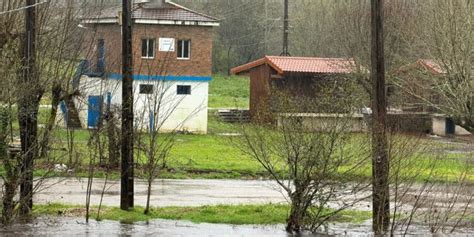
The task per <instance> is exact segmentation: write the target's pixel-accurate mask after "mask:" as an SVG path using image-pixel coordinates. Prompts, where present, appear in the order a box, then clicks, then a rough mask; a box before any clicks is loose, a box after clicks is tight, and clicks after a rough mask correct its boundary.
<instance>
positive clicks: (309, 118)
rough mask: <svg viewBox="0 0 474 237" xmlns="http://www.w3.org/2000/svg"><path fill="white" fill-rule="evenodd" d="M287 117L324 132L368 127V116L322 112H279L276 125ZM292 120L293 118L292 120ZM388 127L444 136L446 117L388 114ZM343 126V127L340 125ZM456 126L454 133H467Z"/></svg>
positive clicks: (355, 130) (418, 114) (279, 124)
mask: <svg viewBox="0 0 474 237" xmlns="http://www.w3.org/2000/svg"><path fill="white" fill-rule="evenodd" d="M289 117H297V118H299V120H300V121H299V122H300V123H301V126H303V127H304V128H306V129H308V130H309V131H317V132H325V131H330V130H334V128H338V129H344V130H345V131H347V132H367V131H369V129H370V127H369V125H370V117H366V116H363V115H362V114H354V115H347V114H324V113H297V114H280V115H279V117H278V126H282V125H283V124H284V123H285V122H287V121H290V120H288V118H289ZM293 121H294V120H293ZM387 122H388V126H389V129H392V130H396V131H398V132H406V133H432V134H435V135H438V136H446V117H445V116H443V115H436V114H434V115H433V114H428V113H414V114H406V113H405V114H389V115H388V121H387ZM341 126H344V127H341ZM458 127H459V126H457V127H456V135H469V133H468V132H464V131H462V130H461V129H460V128H458Z"/></svg>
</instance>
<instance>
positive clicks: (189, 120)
mask: <svg viewBox="0 0 474 237" xmlns="http://www.w3.org/2000/svg"><path fill="white" fill-rule="evenodd" d="M141 84H147V85H153V86H154V92H153V94H140V93H139V86H140V85H141ZM178 85H189V86H191V94H190V95H177V86H178ZM208 90H209V83H208V82H193V81H164V80H149V81H142V80H135V81H134V111H135V121H134V124H135V126H136V127H137V128H140V129H141V130H148V129H149V128H150V118H151V117H150V116H152V119H151V121H153V126H154V127H155V129H157V130H158V129H159V131H160V132H175V131H186V132H192V133H207V119H208V118H207V106H208V92H209V91H208ZM80 91H81V97H78V98H76V100H75V102H76V106H77V107H78V111H79V114H80V118H81V122H82V125H83V127H87V118H88V104H87V98H88V96H99V95H102V96H103V97H104V103H106V100H107V93H110V94H111V95H112V107H115V108H116V109H119V108H120V105H121V102H122V86H121V81H119V80H110V79H101V78H91V77H87V76H83V77H82V78H81V85H80Z"/></svg>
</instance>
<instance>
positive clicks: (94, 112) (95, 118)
mask: <svg viewBox="0 0 474 237" xmlns="http://www.w3.org/2000/svg"><path fill="white" fill-rule="evenodd" d="M88 105H89V108H88V113H87V127H88V128H97V126H98V125H99V120H100V115H101V111H102V96H93V95H91V96H89V99H88Z"/></svg>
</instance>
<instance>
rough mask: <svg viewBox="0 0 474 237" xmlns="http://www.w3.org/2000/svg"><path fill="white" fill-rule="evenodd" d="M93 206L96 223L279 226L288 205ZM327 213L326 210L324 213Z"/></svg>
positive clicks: (342, 216)
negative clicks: (156, 221) (146, 209)
mask: <svg viewBox="0 0 474 237" xmlns="http://www.w3.org/2000/svg"><path fill="white" fill-rule="evenodd" d="M97 210H98V209H97V207H93V208H92V210H91V215H92V216H91V217H92V218H93V219H98V220H113V221H120V222H122V223H134V222H142V221H150V220H154V219H167V220H187V221H192V222H194V223H221V224H235V225H243V224H258V225H268V224H283V223H285V221H286V218H287V217H288V211H289V206H288V205H277V204H266V205H219V206H202V207H162V208H152V209H151V211H150V213H149V214H148V215H145V214H143V211H144V209H143V207H136V208H135V209H133V210H132V211H129V212H127V211H122V210H120V208H116V207H102V208H101V213H100V215H99V216H98V215H97ZM328 211H329V210H328ZM33 213H34V215H37V216H41V215H53V216H72V217H84V216H85V208H84V207H80V206H70V205H62V204H48V205H35V206H34V208H33ZM370 218H371V213H370V212H365V211H353V210H345V211H342V212H340V213H339V214H338V215H336V216H334V218H333V219H332V220H331V221H332V222H351V223H360V222H363V221H365V220H367V219H370Z"/></svg>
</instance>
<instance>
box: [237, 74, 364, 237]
mask: <svg viewBox="0 0 474 237" xmlns="http://www.w3.org/2000/svg"><path fill="white" fill-rule="evenodd" d="M324 88H325V89H323V90H321V91H320V92H321V93H318V96H317V98H316V97H313V98H312V97H306V96H295V94H294V93H288V92H284V91H282V92H275V94H273V95H272V97H273V102H272V110H271V111H270V112H268V113H270V115H268V114H258V115H257V116H264V117H265V118H268V117H273V118H275V119H276V118H278V126H276V127H275V126H274V125H269V124H266V125H265V124H263V125H256V124H250V125H242V127H241V129H240V133H241V134H242V137H237V138H233V142H234V143H235V144H236V145H237V146H238V147H239V148H240V149H241V150H242V151H244V152H245V153H247V154H249V155H250V156H251V157H252V158H253V159H255V160H256V161H258V162H259V163H260V164H261V165H262V167H263V168H264V169H265V170H266V171H267V172H268V174H269V175H270V177H271V178H272V179H273V180H275V181H276V182H277V183H278V185H279V186H280V187H281V188H282V189H283V190H284V193H285V194H286V195H287V196H288V197H289V202H290V213H289V217H288V219H287V226H286V230H287V231H288V232H290V233H291V232H296V233H298V232H300V231H302V230H310V231H313V232H315V231H318V230H320V227H321V226H322V225H323V224H325V223H327V222H328V221H330V220H331V218H332V217H334V216H335V215H337V214H338V213H339V212H340V211H341V210H344V209H346V208H348V207H350V206H352V205H353V204H354V201H344V200H346V199H344V193H346V194H347V193H351V194H354V195H357V193H358V192H359V191H360V190H362V189H363V188H365V187H367V185H365V184H360V185H358V184H355V183H351V182H350V181H351V179H352V178H353V177H354V174H355V173H356V172H357V171H358V170H359V169H360V168H362V164H363V163H364V161H367V159H368V154H369V151H368V147H364V146H360V148H359V149H357V150H352V149H349V147H348V146H349V144H350V142H353V140H352V139H353V138H352V135H351V133H350V132H348V131H350V129H351V126H353V125H354V124H353V123H352V120H351V119H352V116H351V114H350V113H348V114H339V115H338V116H334V117H333V118H331V119H318V118H317V116H316V117H315V118H312V117H311V116H309V117H306V116H302V111H303V113H309V115H311V114H314V113H321V112H325V111H330V110H331V108H333V107H334V106H335V104H334V103H336V104H337V106H336V108H340V109H341V110H342V111H352V109H353V107H352V105H354V104H353V103H354V102H355V101H356V99H355V98H354V97H352V96H351V94H350V92H349V93H347V94H345V96H343V97H341V100H338V101H336V102H335V101H334V100H333V99H334V97H335V96H339V95H340V94H339V93H338V92H340V91H339V88H340V85H338V84H337V83H336V84H334V86H327V87H324ZM348 91H350V90H348ZM264 113H267V112H264ZM338 201H339V202H338ZM334 202H337V203H338V205H336V206H337V207H336V209H334V210H329V209H328V207H329V204H330V203H334ZM333 206H334V205H333Z"/></svg>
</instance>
